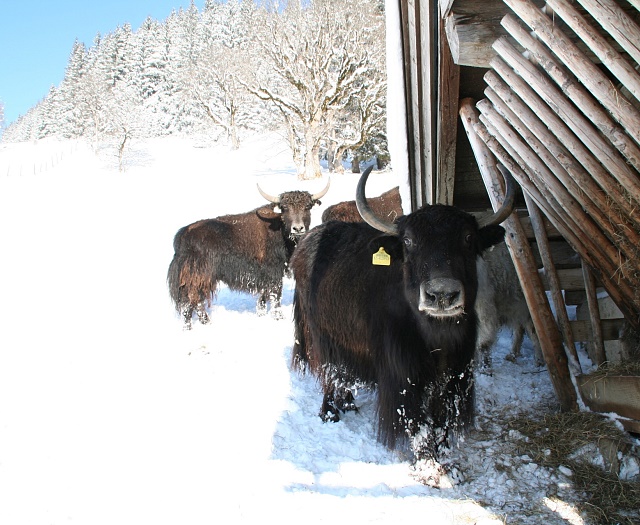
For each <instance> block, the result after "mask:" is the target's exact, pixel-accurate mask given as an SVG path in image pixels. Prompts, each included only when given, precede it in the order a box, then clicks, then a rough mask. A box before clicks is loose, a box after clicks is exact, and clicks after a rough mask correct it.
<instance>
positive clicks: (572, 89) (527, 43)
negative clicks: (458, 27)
mask: <svg viewBox="0 0 640 525" xmlns="http://www.w3.org/2000/svg"><path fill="white" fill-rule="evenodd" d="M638 1H640V0H638ZM501 23H502V26H503V27H504V28H505V29H506V30H507V31H508V32H509V34H510V35H511V36H512V37H513V38H515V40H516V41H517V42H518V43H519V44H520V45H521V46H523V47H524V48H526V49H527V50H528V51H529V53H530V56H531V58H532V59H534V60H535V62H536V63H538V64H539V65H540V66H541V67H542V68H544V70H545V71H546V72H547V74H548V75H549V77H550V78H551V79H553V81H554V82H555V83H556V84H557V85H558V86H559V87H560V88H561V89H562V92H564V93H565V94H566V95H567V97H569V98H570V99H571V100H572V101H573V103H574V104H575V105H576V107H577V108H578V109H579V110H580V111H577V110H576V109H575V108H573V107H572V106H570V105H567V106H561V105H558V104H557V103H556V102H557V101H561V97H559V96H557V95H555V94H554V93H553V92H552V91H549V90H548V88H545V89H543V90H542V92H541V91H540V90H538V89H537V88H536V85H535V84H534V83H532V82H531V81H530V79H527V82H529V84H530V85H531V86H532V87H533V88H534V89H535V90H536V92H537V93H538V94H539V95H540V96H541V97H542V98H543V99H545V102H547V104H549V106H550V107H551V108H553V109H554V111H556V113H558V116H559V117H560V118H561V119H562V120H563V121H564V122H565V123H566V124H567V125H568V126H569V127H570V128H571V130H572V131H573V132H574V133H575V134H576V135H577V136H578V137H580V140H582V141H583V142H584V143H585V145H586V146H587V147H588V148H589V150H590V151H592V152H593V153H594V155H596V157H597V158H598V160H599V161H600V162H602V164H603V165H604V166H605V167H606V168H607V169H608V170H609V171H610V172H611V173H612V174H613V175H614V176H615V177H616V178H618V181H619V182H620V184H622V186H623V187H625V188H628V189H629V191H631V192H632V193H633V194H635V195H638V194H639V192H638V187H639V184H638V181H637V175H636V174H635V173H633V172H632V171H631V170H630V169H628V166H625V163H624V161H622V160H621V159H620V160H618V158H617V156H615V155H608V154H607V152H606V148H608V146H607V145H606V143H605V142H604V141H602V140H601V139H600V138H599V137H598V135H597V133H588V130H589V129H590V128H591V125H590V121H591V122H593V124H594V125H595V126H596V127H597V128H598V129H599V130H600V132H601V133H602V134H603V135H604V136H605V137H606V138H607V139H609V141H611V144H613V146H614V147H615V148H616V149H617V150H618V151H619V152H620V153H621V154H622V155H623V156H624V157H625V158H626V159H627V160H628V161H629V163H630V164H631V165H632V166H634V167H635V168H636V169H640V147H638V145H637V144H636V143H635V142H634V141H633V140H632V139H631V137H629V136H628V135H627V134H626V133H625V131H624V130H623V129H622V128H621V127H620V126H619V125H617V124H616V123H615V122H614V121H613V119H611V118H610V117H609V115H608V113H607V112H606V111H605V110H604V109H603V108H602V107H601V106H600V104H599V103H598V101H597V100H596V99H595V98H594V97H593V96H592V95H591V94H590V93H589V92H588V91H586V90H585V89H584V88H583V87H582V86H581V85H580V84H579V83H578V82H577V81H576V80H575V78H574V77H572V76H571V75H570V74H568V73H567V72H566V69H565V68H564V67H561V66H560V65H559V64H558V63H557V62H556V60H555V59H554V58H553V56H552V54H551V53H550V52H549V51H548V50H547V48H546V47H545V46H544V45H543V44H542V43H541V42H540V41H539V40H537V39H535V38H534V37H533V36H531V35H530V34H529V32H528V31H525V30H524V28H523V27H522V26H520V24H519V23H518V22H517V21H516V19H515V18H514V17H513V16H512V15H507V16H505V17H504V18H503V19H502V22H501ZM510 65H511V64H510ZM511 67H513V65H511ZM538 77H539V79H540V82H543V83H545V84H546V80H545V79H543V78H542V77H541V76H540V75H538ZM549 85H550V84H549ZM545 93H550V94H551V97H552V98H546V95H545ZM581 112H582V113H581ZM582 114H584V115H586V116H587V117H588V119H589V120H588V119H586V118H584V116H583V115H582ZM583 129H584V130H587V132H586V133H585V132H583V131H582V130H583ZM603 146H604V147H603Z"/></svg>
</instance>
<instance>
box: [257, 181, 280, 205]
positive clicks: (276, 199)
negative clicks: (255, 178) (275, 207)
mask: <svg viewBox="0 0 640 525" xmlns="http://www.w3.org/2000/svg"><path fill="white" fill-rule="evenodd" d="M256 186H258V191H259V192H260V195H262V196H263V197H264V198H265V199H267V200H268V201H269V202H273V204H280V197H274V196H273V195H269V194H268V193H265V192H264V191H262V188H261V187H260V184H257V183H256Z"/></svg>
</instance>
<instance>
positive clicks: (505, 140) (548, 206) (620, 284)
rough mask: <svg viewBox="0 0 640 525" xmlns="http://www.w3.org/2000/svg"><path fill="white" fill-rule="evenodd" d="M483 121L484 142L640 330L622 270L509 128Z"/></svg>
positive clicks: (485, 119)
mask: <svg viewBox="0 0 640 525" xmlns="http://www.w3.org/2000/svg"><path fill="white" fill-rule="evenodd" d="M478 104H480V103H478ZM480 121H481V122H482V123H483V124H484V125H485V126H486V128H487V129H485V130H484V131H483V130H482V129H479V130H477V133H478V134H479V135H480V136H482V138H483V141H484V142H485V143H486V144H487V145H488V146H489V148H490V149H491V151H492V152H493V153H494V155H496V156H497V157H498V158H499V159H500V161H501V162H502V163H503V164H504V165H505V166H507V167H508V169H509V170H511V171H512V173H513V174H514V176H515V177H517V179H518V182H519V183H520V185H521V186H522V187H523V188H525V189H526V191H528V192H529V194H530V195H531V196H532V197H533V198H534V200H535V201H536V203H537V205H538V206H539V207H540V208H541V209H543V210H544V213H545V215H546V216H547V217H548V218H549V220H550V221H551V222H552V223H553V224H554V226H555V227H556V228H557V229H558V231H560V232H561V233H562V235H563V236H564V238H565V239H566V240H567V242H569V244H571V246H572V247H573V249H574V250H575V251H576V252H577V253H579V254H580V255H581V256H582V257H583V258H585V259H586V260H587V261H588V262H589V264H591V265H592V267H594V268H598V270H599V275H598V277H599V278H600V281H601V282H602V283H603V285H604V286H605V287H606V289H607V291H608V293H609V295H610V296H611V298H612V299H613V301H614V302H615V303H616V305H617V306H618V308H620V310H621V311H622V312H623V313H624V315H625V316H626V317H627V318H628V319H629V322H630V323H631V324H633V325H634V327H640V319H638V315H637V311H638V309H637V305H636V304H635V303H634V295H633V289H632V288H631V287H629V285H628V283H626V282H625V281H624V280H621V279H618V278H617V277H616V273H617V269H618V268H617V266H616V265H614V264H613V263H611V261H609V259H608V257H607V256H602V255H600V256H598V254H599V253H600V247H601V243H599V242H596V241H595V240H594V238H593V237H591V236H590V235H585V234H584V231H583V230H582V229H581V228H579V227H578V225H577V223H576V222H575V221H574V219H573V217H572V216H571V214H567V213H564V210H563V209H562V206H560V205H559V204H558V202H557V201H556V199H555V196H554V194H553V193H551V192H550V191H549V189H548V188H547V187H546V186H545V185H544V182H543V180H544V179H542V180H539V177H538V175H537V174H536V173H537V172H536V170H535V169H533V168H532V167H531V165H530V164H528V161H527V162H525V161H524V160H523V159H522V158H521V157H520V156H519V151H516V150H515V149H514V148H513V146H512V143H513V142H517V141H518V139H516V137H515V136H514V135H513V133H512V132H511V131H510V130H509V129H508V128H506V129H504V128H503V129H502V130H498V129H497V128H495V129H494V126H493V121H490V120H489V119H487V118H486V116H485V115H480ZM502 132H504V133H506V135H505V136H503V135H502ZM520 146H521V148H522V146H523V145H522V144H520ZM532 160H533V162H534V163H536V162H537V161H536V160H535V156H534V158H533V159H532ZM523 170H524V171H523ZM525 171H526V175H525ZM534 181H535V183H534Z"/></svg>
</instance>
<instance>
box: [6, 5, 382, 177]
mask: <svg viewBox="0 0 640 525" xmlns="http://www.w3.org/2000/svg"><path fill="white" fill-rule="evenodd" d="M267 1H269V0H267ZM381 5H382V4H381V2H380V0H306V1H305V2H302V3H301V2H300V1H298V0H292V1H291V2H289V3H280V4H275V3H270V4H268V6H267V5H266V4H260V3H256V2H255V1H254V0H206V2H205V6H204V9H203V10H202V12H201V13H199V12H198V9H197V8H196V7H195V4H194V3H193V2H191V4H190V6H189V8H187V9H180V10H178V11H173V12H172V13H171V14H170V15H169V16H168V17H167V19H166V20H165V21H163V22H158V21H155V20H153V19H151V18H148V19H147V20H145V21H144V23H143V24H142V25H141V27H140V28H139V29H138V30H137V31H133V30H132V28H131V27H130V26H129V25H128V24H125V25H123V26H121V27H118V28H116V29H115V30H114V31H113V32H111V33H108V34H106V35H104V36H101V35H98V36H97V37H96V39H95V40H94V42H93V45H92V46H91V47H89V48H88V49H87V48H86V47H85V46H84V44H82V43H80V42H75V44H74V45H73V48H72V52H71V55H70V57H69V62H68V65H67V69H66V71H65V77H64V79H63V81H62V82H61V83H60V85H59V86H57V87H54V88H52V89H51V90H50V92H49V93H48V94H47V96H46V97H45V98H44V100H43V101H41V102H40V103H39V104H38V105H36V106H35V107H34V108H32V109H31V110H29V112H28V113H27V115H24V116H23V117H21V118H19V119H18V120H16V121H15V122H14V123H12V124H11V125H10V126H8V128H7V129H6V130H5V133H4V134H3V137H2V140H3V141H15V140H32V139H38V138H41V137H44V136H50V135H55V136H63V137H79V136H83V137H87V138H90V139H91V140H93V141H94V142H95V144H96V145H98V144H99V143H101V142H102V141H104V140H108V141H110V142H112V141H117V142H118V143H119V144H124V146H125V148H126V146H127V145H128V144H129V143H130V140H131V138H132V137H134V136H136V137H148V136H159V135H165V134H171V133H181V134H195V133H198V134H200V133H207V134H209V135H210V136H212V137H216V138H217V136H218V135H219V134H220V133H221V132H223V133H225V134H226V136H227V137H228V140H229V143H230V144H231V146H232V147H237V146H238V144H239V141H240V139H241V137H242V135H243V134H244V133H246V132H247V131H248V130H265V129H269V130H272V129H275V127H276V126H280V128H279V129H282V128H284V129H285V131H286V133H287V136H288V138H289V142H290V144H291V148H292V151H293V157H294V160H295V161H296V164H297V165H298V169H299V174H300V176H301V177H304V178H311V177H315V176H317V175H318V174H319V173H320V164H319V157H320V155H325V154H326V155H327V158H328V159H329V160H330V163H329V165H330V169H340V167H341V164H340V162H338V161H337V160H332V159H338V160H339V159H341V158H342V157H343V156H345V155H351V157H352V158H354V157H356V156H365V155H370V154H373V153H375V148H376V147H377V146H376V144H382V147H383V148H384V131H383V127H384V97H385V76H384V53H383V50H382V43H383V42H384V24H383V20H382V16H383V15H382V8H381ZM259 6H261V7H259ZM122 151H124V149H123V150H122ZM383 153H384V152H383Z"/></svg>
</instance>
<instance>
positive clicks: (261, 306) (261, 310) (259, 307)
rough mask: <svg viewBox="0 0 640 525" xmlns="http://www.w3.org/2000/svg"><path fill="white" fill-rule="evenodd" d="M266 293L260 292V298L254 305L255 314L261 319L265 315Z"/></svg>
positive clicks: (264, 291)
mask: <svg viewBox="0 0 640 525" xmlns="http://www.w3.org/2000/svg"><path fill="white" fill-rule="evenodd" d="M267 296H268V294H267V291H266V290H260V297H258V303H257V304H256V313H257V314H258V315H259V316H260V317H262V316H263V315H267Z"/></svg>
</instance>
